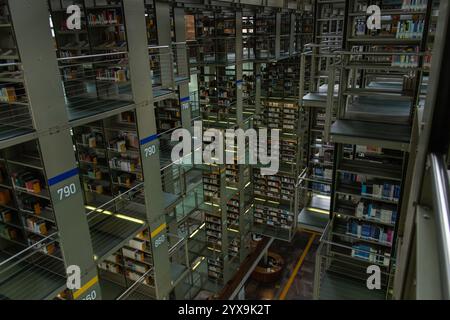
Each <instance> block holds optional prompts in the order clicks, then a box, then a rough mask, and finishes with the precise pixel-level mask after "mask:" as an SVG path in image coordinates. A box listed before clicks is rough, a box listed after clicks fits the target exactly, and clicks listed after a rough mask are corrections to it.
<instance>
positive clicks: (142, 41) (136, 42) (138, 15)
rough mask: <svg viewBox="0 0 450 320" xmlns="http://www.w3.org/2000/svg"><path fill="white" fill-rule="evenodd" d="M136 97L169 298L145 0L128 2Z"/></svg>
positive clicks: (154, 231) (157, 260)
mask: <svg viewBox="0 0 450 320" xmlns="http://www.w3.org/2000/svg"><path fill="white" fill-rule="evenodd" d="M124 11H125V16H126V17H127V19H126V29H127V36H128V46H129V49H130V50H129V60H130V73H131V84H132V88H133V98H134V101H135V103H136V118H137V129H138V136H139V140H140V153H141V160H142V172H143V176H144V195H145V206H146V210H147V220H148V224H149V227H150V234H151V243H152V254H153V264H154V277H155V287H156V297H157V298H158V299H166V298H168V295H169V293H170V291H171V287H172V286H171V281H172V279H171V273H170V271H171V268H170V267H171V266H170V261H169V250H168V248H169V247H168V242H167V236H166V220H165V215H164V202H163V199H164V197H163V192H162V187H161V173H160V161H159V140H158V137H157V135H156V120H155V110H154V105H153V92H152V83H151V79H150V64H149V53H148V48H147V30H146V25H145V8H144V2H143V1H142V0H128V1H124Z"/></svg>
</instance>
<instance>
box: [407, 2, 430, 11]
mask: <svg viewBox="0 0 450 320" xmlns="http://www.w3.org/2000/svg"><path fill="white" fill-rule="evenodd" d="M427 4H428V0H403V2H402V9H403V10H412V11H415V10H425V9H426V8H427Z"/></svg>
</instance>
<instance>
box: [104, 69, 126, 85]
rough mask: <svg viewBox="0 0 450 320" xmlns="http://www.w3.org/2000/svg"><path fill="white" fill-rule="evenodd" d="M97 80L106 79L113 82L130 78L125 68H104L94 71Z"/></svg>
mask: <svg viewBox="0 0 450 320" xmlns="http://www.w3.org/2000/svg"><path fill="white" fill-rule="evenodd" d="M96 79H97V80H108V81H114V82H126V81H129V80H130V72H129V70H128V69H127V68H125V69H122V68H120V69H117V68H104V69H98V70H97V71H96Z"/></svg>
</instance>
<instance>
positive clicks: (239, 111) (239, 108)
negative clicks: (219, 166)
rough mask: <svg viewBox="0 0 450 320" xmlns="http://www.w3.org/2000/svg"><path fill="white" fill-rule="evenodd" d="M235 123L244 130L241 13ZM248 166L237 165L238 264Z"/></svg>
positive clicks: (243, 252)
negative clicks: (245, 179) (245, 172)
mask: <svg viewBox="0 0 450 320" xmlns="http://www.w3.org/2000/svg"><path fill="white" fill-rule="evenodd" d="M235 27H236V28H235V29H236V122H237V127H238V128H241V129H245V128H244V123H243V121H244V116H243V97H242V81H243V80H242V75H243V39H242V11H237V12H236V26H235ZM246 167H248V165H242V164H241V165H238V179H239V180H238V181H239V184H238V189H239V247H240V248H239V262H242V261H243V260H244V259H245V258H246V257H247V255H248V250H245V236H246V230H248V226H247V224H246V223H245V217H244V212H245V194H244V188H245V183H244V171H245V168H246Z"/></svg>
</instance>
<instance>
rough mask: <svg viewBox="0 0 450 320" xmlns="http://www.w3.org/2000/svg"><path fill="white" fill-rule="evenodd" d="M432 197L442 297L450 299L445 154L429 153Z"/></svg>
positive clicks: (449, 203)
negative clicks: (437, 240)
mask: <svg viewBox="0 0 450 320" xmlns="http://www.w3.org/2000/svg"><path fill="white" fill-rule="evenodd" d="M429 162H430V173H431V182H432V186H431V187H432V190H433V193H434V197H433V210H434V212H435V214H436V219H435V220H436V224H437V226H436V227H437V228H436V229H437V231H438V239H439V240H440V241H439V251H440V254H439V257H440V258H439V261H440V270H441V276H442V277H443V279H442V281H441V282H442V290H443V297H444V299H446V300H448V299H450V184H449V177H448V173H447V165H446V162H445V156H444V155H442V154H435V153H431V154H430V155H429Z"/></svg>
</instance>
